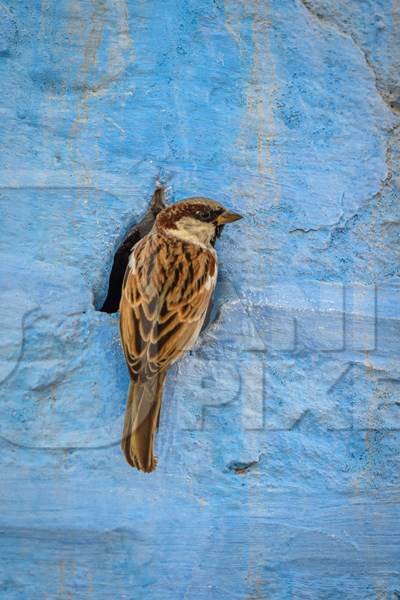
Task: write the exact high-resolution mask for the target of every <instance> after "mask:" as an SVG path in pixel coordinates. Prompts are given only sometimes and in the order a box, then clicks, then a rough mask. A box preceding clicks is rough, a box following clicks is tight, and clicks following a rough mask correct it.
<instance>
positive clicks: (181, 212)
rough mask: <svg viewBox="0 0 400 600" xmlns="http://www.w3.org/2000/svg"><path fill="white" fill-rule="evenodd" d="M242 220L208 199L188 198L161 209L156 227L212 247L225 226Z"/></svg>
mask: <svg viewBox="0 0 400 600" xmlns="http://www.w3.org/2000/svg"><path fill="white" fill-rule="evenodd" d="M241 218H242V216H241V215H239V214H237V213H234V212H231V211H230V210H228V209H226V208H225V207H224V206H222V204H219V202H215V201H214V200H210V199H209V198H187V199H186V200H182V201H181V202H177V203H176V204H173V205H172V206H168V207H167V208H165V209H164V210H162V211H161V212H160V213H159V214H158V216H157V219H156V227H157V229H159V230H160V231H162V232H164V233H166V234H168V235H172V236H174V237H177V238H179V239H182V240H185V241H188V242H192V243H195V244H200V245H201V246H206V247H210V246H212V245H213V244H214V243H215V240H216V238H217V237H219V236H220V235H221V232H222V229H223V227H224V225H226V224H227V223H233V221H237V220H238V219H241Z"/></svg>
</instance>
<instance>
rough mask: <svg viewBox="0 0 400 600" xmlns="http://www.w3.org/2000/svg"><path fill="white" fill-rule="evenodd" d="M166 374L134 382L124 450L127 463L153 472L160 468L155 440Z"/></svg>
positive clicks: (126, 419) (131, 385)
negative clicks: (155, 450)
mask: <svg viewBox="0 0 400 600" xmlns="http://www.w3.org/2000/svg"><path fill="white" fill-rule="evenodd" d="M164 379H165V375H164V374H158V375H156V376H155V377H153V378H152V379H150V380H149V381H146V382H145V383H132V382H131V383H130V385H129V392H128V401H127V405H126V411H125V421H124V431H123V436H122V441H121V448H122V451H123V453H124V454H125V458H126V460H127V462H128V463H129V464H130V465H131V466H132V467H136V469H139V471H144V472H145V473H150V472H151V471H154V469H155V468H156V464H157V460H156V457H155V456H154V437H155V433H156V431H157V428H158V423H159V420H160V409H161V401H162V395H163V388H164Z"/></svg>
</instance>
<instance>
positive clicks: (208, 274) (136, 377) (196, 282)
mask: <svg viewBox="0 0 400 600" xmlns="http://www.w3.org/2000/svg"><path fill="white" fill-rule="evenodd" d="M239 218H241V217H240V215H237V214H235V213H231V212H229V211H227V210H226V209H225V208H224V207H223V206H222V205H221V204H218V203H217V202H214V201H212V200H209V199H207V198H190V199H187V200H184V201H182V202H178V203H177V204H175V205H173V206H170V207H168V208H166V209H164V210H163V211H161V212H160V213H159V215H158V216H157V219H156V222H155V224H154V226H153V229H152V230H151V232H150V233H149V234H148V235H146V236H145V237H144V238H143V239H142V240H140V242H138V243H137V244H136V245H135V246H134V248H133V251H132V253H131V257H130V259H129V264H128V267H127V270H126V272H125V277H124V282H123V286H122V295H121V303H120V334H121V342H122V347H123V351H124V354H125V359H126V362H127V366H128V369H129V374H130V378H131V383H130V386H129V393H128V402H127V407H126V413H125V422H124V431H123V438H122V443H121V447H122V450H123V452H124V454H125V457H126V460H127V461H128V463H129V464H130V465H131V466H133V467H136V468H137V469H139V470H141V471H145V472H150V471H153V470H154V469H155V467H156V459H155V456H154V451H153V445H154V436H155V432H156V429H157V427H158V423H159V418H160V408H161V400H162V393H163V386H164V381H165V376H166V373H167V370H168V368H169V367H170V366H171V365H172V364H173V363H174V362H175V361H176V360H178V359H179V358H180V357H181V356H182V355H183V354H184V353H185V352H186V351H187V350H189V349H190V348H191V347H192V346H193V344H194V343H195V341H196V339H197V337H198V335H199V333H200V330H201V327H202V325H203V322H204V319H205V316H206V314H207V309H208V307H209V304H210V300H211V297H212V294H213V291H214V287H215V283H216V280H217V255H216V252H215V250H214V248H213V244H214V242H215V238H216V236H217V235H219V233H220V231H221V229H222V227H223V226H224V224H226V223H229V222H232V221H235V220H237V219H239Z"/></svg>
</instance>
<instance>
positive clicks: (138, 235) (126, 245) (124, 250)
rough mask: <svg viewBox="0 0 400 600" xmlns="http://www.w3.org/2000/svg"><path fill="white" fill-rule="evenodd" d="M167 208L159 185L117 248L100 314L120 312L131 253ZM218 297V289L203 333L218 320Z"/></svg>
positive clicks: (205, 321)
mask: <svg viewBox="0 0 400 600" xmlns="http://www.w3.org/2000/svg"><path fill="white" fill-rule="evenodd" d="M166 206H167V204H166V202H165V189H164V187H163V186H162V185H159V186H157V187H156V189H155V191H154V194H153V196H152V199H151V201H150V204H149V207H148V209H147V212H146V214H145V215H144V217H143V219H142V220H141V221H139V223H136V224H135V225H133V226H132V227H131V229H130V230H129V231H128V233H127V235H126V236H125V238H124V239H123V241H122V243H121V244H120V246H119V247H118V248H117V251H116V253H115V255H114V260H113V265H112V268H111V273H110V278H109V281H108V291H107V296H106V299H105V301H104V304H103V306H102V307H101V309H100V312H105V313H109V314H111V313H116V312H117V311H118V309H119V303H120V300H121V290H122V282H123V279H124V274H125V270H126V267H127V266H128V261H129V255H130V253H131V250H132V248H133V246H134V245H135V244H137V242H138V241H139V240H141V239H142V238H143V237H144V236H145V235H147V234H148V233H149V232H150V230H151V228H152V227H153V225H154V221H155V219H156V217H157V215H158V213H159V212H160V211H162V210H163V208H166ZM217 288H218V284H217ZM216 295H217V297H218V289H217V290H216V294H214V297H213V299H212V300H211V302H210V305H209V307H208V310H207V315H206V318H205V319H204V324H203V328H202V331H204V330H205V329H206V328H207V327H208V326H209V325H210V324H211V323H213V322H214V321H215V320H216V319H217V318H218V314H219V308H218V306H217V303H216V302H215V297H216ZM218 304H219V303H218Z"/></svg>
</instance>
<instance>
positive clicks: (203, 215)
mask: <svg viewBox="0 0 400 600" xmlns="http://www.w3.org/2000/svg"><path fill="white" fill-rule="evenodd" d="M202 217H203V219H205V220H206V221H208V219H211V217H212V212H211V211H210V210H206V211H205V212H203V214H202Z"/></svg>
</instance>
